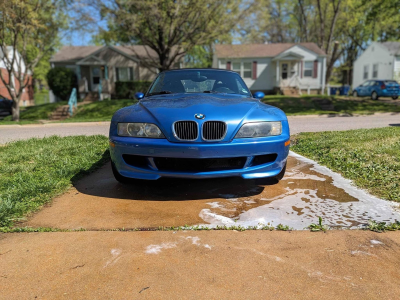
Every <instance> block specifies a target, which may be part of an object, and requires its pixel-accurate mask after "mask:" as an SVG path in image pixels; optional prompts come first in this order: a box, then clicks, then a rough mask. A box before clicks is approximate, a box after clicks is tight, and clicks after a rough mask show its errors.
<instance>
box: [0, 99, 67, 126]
mask: <svg viewBox="0 0 400 300" xmlns="http://www.w3.org/2000/svg"><path fill="white" fill-rule="evenodd" d="M66 104H67V102H66V101H61V102H56V103H47V104H41V105H35V106H27V107H21V108H20V109H21V110H20V121H19V122H13V121H12V116H7V117H5V118H4V120H2V121H0V125H15V124H20V125H23V124H32V123H38V120H46V119H48V118H49V117H50V115H51V114H52V112H53V111H54V110H56V109H57V107H59V106H61V105H66Z"/></svg>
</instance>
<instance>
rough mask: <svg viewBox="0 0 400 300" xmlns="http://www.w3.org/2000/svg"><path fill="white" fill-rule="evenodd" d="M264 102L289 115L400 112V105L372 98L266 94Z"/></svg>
mask: <svg viewBox="0 0 400 300" xmlns="http://www.w3.org/2000/svg"><path fill="white" fill-rule="evenodd" d="M263 102H264V103H266V104H269V105H273V106H276V107H279V108H280V109H282V110H283V111H284V112H285V113H286V114H287V115H320V114H350V115H353V114H373V113H376V112H400V105H393V104H388V103H383V102H381V101H374V100H371V99H362V98H361V99H356V100H355V99H351V98H350V99H349V98H343V97H331V96H318V95H310V96H302V97H290V96H265V98H264V99H263Z"/></svg>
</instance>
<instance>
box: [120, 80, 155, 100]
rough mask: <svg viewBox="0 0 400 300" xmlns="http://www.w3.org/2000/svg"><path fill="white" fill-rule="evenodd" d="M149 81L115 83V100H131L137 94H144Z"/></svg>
mask: <svg viewBox="0 0 400 300" xmlns="http://www.w3.org/2000/svg"><path fill="white" fill-rule="evenodd" d="M150 85H151V81H117V82H116V83H115V94H116V96H117V99H126V98H133V95H134V94H135V93H137V92H142V93H146V91H147V90H148V89H149V87H150Z"/></svg>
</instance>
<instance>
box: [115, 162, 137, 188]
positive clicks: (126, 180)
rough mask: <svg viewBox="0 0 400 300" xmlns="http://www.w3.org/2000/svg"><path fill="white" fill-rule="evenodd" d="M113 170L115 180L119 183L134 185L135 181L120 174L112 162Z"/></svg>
mask: <svg viewBox="0 0 400 300" xmlns="http://www.w3.org/2000/svg"><path fill="white" fill-rule="evenodd" d="M111 169H112V172H113V175H114V178H115V180H117V181H118V182H119V183H122V184H127V183H132V182H133V180H134V179H131V178H127V177H124V176H122V175H121V174H119V172H118V170H117V168H116V167H115V164H114V163H113V162H112V161H111Z"/></svg>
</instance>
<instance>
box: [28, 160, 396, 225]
mask: <svg viewBox="0 0 400 300" xmlns="http://www.w3.org/2000/svg"><path fill="white" fill-rule="evenodd" d="M318 216H321V217H322V218H323V220H324V223H325V224H327V225H329V226H344V227H355V226H359V225H361V224H366V223H367V222H368V220H370V219H373V220H376V221H386V222H393V221H395V220H400V214H399V209H398V205H397V204H394V203H391V202H389V201H385V200H381V199H378V198H376V197H373V196H371V195H369V194H367V193H366V192H364V191H362V190H359V189H357V188H355V187H354V186H353V185H352V184H351V182H350V181H348V180H346V179H344V178H342V177H341V176H340V175H339V174H337V173H334V172H332V171H330V170H329V169H327V168H325V167H322V166H319V165H318V164H316V163H314V162H313V161H311V160H308V159H306V158H304V157H302V156H299V155H297V154H294V153H291V154H290V157H289V160H288V168H287V172H286V176H285V177H284V179H283V180H282V181H280V182H279V183H276V182H274V181H268V180H257V181H253V180H250V181H249V180H243V179H240V178H223V179H205V180H182V179H161V180H158V181H156V182H143V181H140V182H137V183H135V184H133V185H130V186H124V185H121V184H119V183H117V182H116V181H115V180H114V178H113V175H112V173H111V168H110V165H109V164H107V165H105V166H103V167H102V168H101V169H99V170H98V171H96V172H95V173H93V174H91V175H89V176H87V177H85V178H84V179H82V180H80V181H79V182H78V183H77V184H76V185H75V187H73V188H72V189H70V191H69V192H67V193H66V194H64V195H62V196H60V197H58V198H57V199H55V200H54V201H53V203H52V204H51V205H49V206H48V207H45V208H44V209H42V210H41V211H40V212H39V213H37V214H35V215H34V216H32V217H31V218H30V219H29V220H28V221H27V222H26V224H24V225H26V226H34V227H56V228H62V229H78V228H86V229H88V230H89V229H92V230H95V229H99V230H100V229H116V228H126V229H131V228H150V227H159V226H184V225H207V226H209V227H214V226H217V225H227V226H230V225H236V226H238V225H241V226H256V225H261V224H264V225H267V224H272V225H274V226H276V225H278V224H280V223H282V224H284V225H289V226H290V227H293V228H294V229H304V228H305V227H307V226H308V225H310V224H311V223H313V222H317V221H318Z"/></svg>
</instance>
